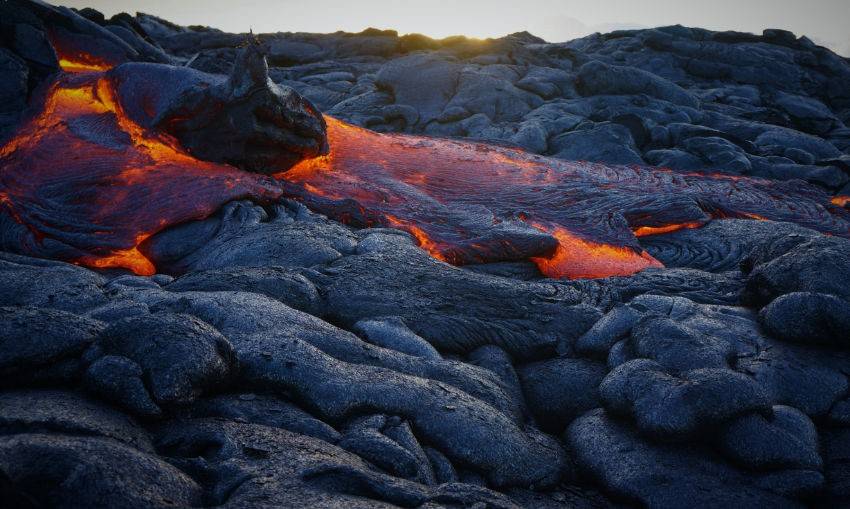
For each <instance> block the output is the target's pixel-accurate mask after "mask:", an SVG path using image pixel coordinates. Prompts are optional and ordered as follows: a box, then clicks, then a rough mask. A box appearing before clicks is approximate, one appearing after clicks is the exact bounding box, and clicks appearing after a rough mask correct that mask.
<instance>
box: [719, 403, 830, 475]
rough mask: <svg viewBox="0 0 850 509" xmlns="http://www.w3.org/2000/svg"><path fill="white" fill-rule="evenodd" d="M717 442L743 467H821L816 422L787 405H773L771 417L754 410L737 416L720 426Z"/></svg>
mask: <svg viewBox="0 0 850 509" xmlns="http://www.w3.org/2000/svg"><path fill="white" fill-rule="evenodd" d="M717 441H718V446H719V447H720V450H721V451H722V452H723V454H724V455H725V456H726V457H728V458H729V459H731V460H733V461H735V462H736V463H738V464H740V465H741V466H743V467H746V468H752V469H757V470H770V469H803V470H807V469H808V470H820V469H821V468H822V467H823V462H822V461H821V458H820V454H819V453H818V434H817V430H816V429H815V425H814V424H813V423H812V421H811V420H809V418H808V417H806V414H804V413H802V412H800V411H799V410H797V409H795V408H791V407H787V406H774V407H773V415H772V417H770V418H765V417H764V416H762V415H759V414H755V413H750V414H746V415H743V416H741V417H738V418H736V419H734V420H732V421H731V422H729V423H727V424H726V425H724V426H723V428H722V429H721V431H720V433H719V436H718V438H717Z"/></svg>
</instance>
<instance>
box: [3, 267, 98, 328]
mask: <svg viewBox="0 0 850 509" xmlns="http://www.w3.org/2000/svg"><path fill="white" fill-rule="evenodd" d="M105 283H106V280H105V279H104V278H103V277H101V276H100V275H98V274H95V273H94V272H92V271H90V270H87V269H85V268H83V267H78V266H76V265H71V264H70V263H64V262H55V261H48V260H39V259H36V258H29V257H26V256H19V255H14V254H11V253H0V303H2V305H4V306H35V307H40V308H51V309H59V310H62V311H70V312H73V313H82V312H84V311H87V310H89V309H91V308H93V307H95V306H98V305H101V304H104V303H106V302H107V297H106V296H105V295H104V294H103V291H102V289H101V288H102V286H103V285H104V284H105Z"/></svg>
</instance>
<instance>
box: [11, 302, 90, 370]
mask: <svg viewBox="0 0 850 509" xmlns="http://www.w3.org/2000/svg"><path fill="white" fill-rule="evenodd" d="M103 328H104V324H103V323H102V322H99V321H96V320H92V319H90V318H84V317H82V316H78V315H75V314H72V313H68V312H66V311H59V310H55V309H44V308H36V307H9V306H7V307H0V379H1V380H2V382H1V383H2V384H3V385H10V384H11V385H17V384H21V383H23V384H26V383H28V382H29V381H33V380H37V379H39V378H41V377H46V378H47V379H50V378H54V377H58V378H59V379H60V380H63V379H65V380H67V378H69V377H72V376H74V375H76V372H77V366H76V359H78V358H79V357H80V356H81V354H82V353H83V350H85V349H86V348H87V347H88V346H89V345H90V344H92V343H93V342H94V341H95V339H96V338H97V336H98V334H99V333H100V332H101V330H103ZM67 363H70V364H67ZM65 366H67V367H65ZM57 367H58V368H59V370H58V371H55V372H52V371H51V370H52V369H53V368H57Z"/></svg>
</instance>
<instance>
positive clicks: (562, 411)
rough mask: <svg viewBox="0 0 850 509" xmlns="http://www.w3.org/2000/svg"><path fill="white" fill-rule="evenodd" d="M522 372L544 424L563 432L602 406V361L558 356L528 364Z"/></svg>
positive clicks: (529, 398)
mask: <svg viewBox="0 0 850 509" xmlns="http://www.w3.org/2000/svg"><path fill="white" fill-rule="evenodd" d="M517 371H518V374H519V377H520V381H521V383H522V389H523V392H524V393H525V397H526V401H527V402H528V407H529V409H530V410H531V413H532V414H533V415H534V416H535V418H536V419H537V422H538V423H539V424H540V426H541V427H542V428H543V429H544V430H546V431H549V432H552V433H556V434H560V433H562V432H563V431H564V429H565V428H566V426H567V425H568V424H569V423H570V422H572V420H573V419H575V418H576V417H578V416H580V415H582V414H584V413H585V412H587V411H588V410H592V409H594V408H598V407H599V406H600V404H601V403H600V399H599V390H598V387H599V384H600V383H601V382H602V379H603V378H605V375H606V374H607V372H608V369H607V368H606V367H605V365H604V364H603V363H601V362H596V361H589V360H585V359H569V358H556V359H550V360H546V361H540V362H534V363H531V364H525V365H523V366H520V367H519V368H518V370H517Z"/></svg>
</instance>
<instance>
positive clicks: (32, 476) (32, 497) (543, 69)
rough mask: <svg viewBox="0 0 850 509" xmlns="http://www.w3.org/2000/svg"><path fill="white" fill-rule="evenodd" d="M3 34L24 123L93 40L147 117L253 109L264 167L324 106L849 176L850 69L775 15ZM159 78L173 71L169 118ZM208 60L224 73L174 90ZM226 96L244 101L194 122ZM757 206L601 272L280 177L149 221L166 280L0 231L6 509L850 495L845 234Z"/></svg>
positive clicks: (219, 124)
mask: <svg viewBox="0 0 850 509" xmlns="http://www.w3.org/2000/svg"><path fill="white" fill-rule="evenodd" d="M47 26H55V27H58V28H57V30H56V31H54V33H53V34H52V35H51V34H49V33H48V31H47V30H46V27H47ZM0 29H2V37H0V69H2V70H3V71H2V73H0V137H2V136H4V133H11V132H13V131H14V128H15V126H16V125H18V123H19V122H20V121H21V118H22V116H23V115H26V112H25V108H26V106H27V104H28V102H29V98H30V96H32V95H33V94H38V93H39V87H40V86H43V85H42V84H43V82H44V81H45V80H48V79H50V78H49V77H50V76H51V74H52V73H55V72H56V71H57V69H58V66H59V61H58V60H59V59H58V57H57V55H56V54H55V53H54V52H53V50H52V46H51V45H56V44H64V45H65V46H63V48H66V49H67V48H69V53H68V54H69V55H76V56H78V57H79V55H81V54H83V53H86V52H87V51H88V50H91V49H92V48H94V47H95V46H96V49H97V50H98V55H101V56H103V57H104V58H105V59H106V60H107V62H106V63H109V64H110V66H112V67H113V70H112V71H110V73H109V79H111V80H114V82H115V83H116V84H117V85H118V89H121V87H124V89H123V90H124V94H123V95H120V97H121V100H122V101H124V106H125V110H126V111H127V113H128V114H130V115H134V118H135V119H136V120H137V121H138V122H139V123H140V125H146V126H150V127H156V128H163V129H173V130H172V131H170V132H172V133H173V134H175V135H177V136H178V137H181V141H182V142H183V143H185V144H186V145H187V146H189V147H192V146H193V143H194V142H193V138H192V137H193V136H198V140H201V139H216V140H221V139H224V138H228V137H231V136H232V135H233V134H234V131H233V129H232V126H229V125H228V122H231V121H233V122H236V123H237V124H239V125H242V127H244V126H245V125H250V126H251V128H250V129H249V130H248V131H250V133H251V134H252V135H256V136H258V138H245V137H235V138H234V143H233V144H232V145H227V144H224V143H215V144H207V145H206V146H205V145H204V144H203V143H199V145H198V146H197V147H196V150H198V149H200V150H203V149H205V148H206V149H210V150H213V151H217V152H215V153H212V152H209V153H204V154H200V153H198V155H199V156H203V157H205V158H209V159H215V160H223V161H228V162H236V163H239V161H236V160H234V159H233V157H235V156H234V154H236V155H237V156H238V157H240V158H241V159H240V160H241V161H242V162H241V163H239V164H244V165H245V166H246V167H249V168H250V169H253V170H257V171H263V168H265V167H267V165H268V164H270V162H271V161H274V164H278V163H281V162H282V160H279V158H280V157H284V158H285V157H288V155H287V156H284V155H281V154H276V153H272V152H269V151H267V150H265V149H267V148H269V147H268V142H272V141H275V140H279V139H280V137H281V136H289V135H290V134H291V135H292V136H296V137H297V139H296V138H286V143H287V144H288V145H287V146H296V147H300V149H298V150H296V151H295V153H297V156H298V157H302V156H304V155H309V154H315V153H318V152H319V151H321V149H322V146H321V145H322V139H321V136H320V133H321V131H322V130H323V128H322V125H321V123H320V116H319V114H318V111H317V110H316V109H314V108H313V107H312V106H311V105H310V103H312V104H315V105H316V107H318V108H321V109H322V110H324V111H325V112H327V113H330V114H331V115H334V116H337V117H340V118H342V119H345V120H347V121H349V122H352V123H354V124H358V125H361V126H366V127H370V128H373V129H375V130H379V131H394V132H410V133H427V134H433V135H438V136H452V137H467V138H475V139H483V140H488V141H491V142H497V143H503V144H510V145H519V146H521V147H524V148H525V149H526V150H528V151H531V152H535V153H540V154H546V155H553V156H556V157H563V158H569V159H588V160H597V161H602V162H607V163H626V164H631V163H639V164H645V163H648V164H657V165H663V166H669V167H672V168H676V169H680V170H690V169H694V170H711V171H714V172H718V173H723V174H726V175H727V177H728V178H730V179H734V178H735V177H736V176H739V175H748V176H760V177H764V178H766V179H773V180H793V179H801V180H805V181H807V182H809V183H810V184H811V185H813V186H816V188H819V189H820V191H818V192H822V193H826V194H827V195H831V196H832V204H833V205H832V206H834V207H844V206H846V203H847V200H845V199H843V197H847V196H850V187H848V182H850V174H848V171H850V130H848V128H847V127H846V125H845V123H846V122H848V120H850V88H848V85H847V84H848V83H850V64H848V62H847V60H846V59H843V58H841V57H839V56H837V55H834V54H832V53H830V52H829V51H827V50H825V49H823V48H820V47H818V46H816V45H814V44H813V43H812V42H810V41H809V40H808V39H806V38H796V37H794V36H793V35H791V34H789V33H787V32H783V31H778V30H768V31H765V33H764V34H762V35H758V36H756V35H751V34H741V33H732V32H710V31H707V30H702V29H696V28H686V27H680V26H675V27H663V28H656V29H648V30H630V31H620V32H615V33H611V34H595V35H592V36H589V37H586V38H584V39H579V40H576V41H571V42H567V43H556V44H551V43H546V42H545V41H542V40H540V39H538V38H535V37H533V36H531V35H529V34H525V33H520V34H514V35H511V36H507V37H505V38H501V39H492V40H487V41H471V40H467V39H464V38H450V39H445V40H441V41H436V40H431V39H428V38H426V37H423V36H415V35H408V36H402V37H399V36H398V35H397V34H396V33H394V32H392V31H380V30H374V29H370V30H367V31H365V32H363V33H360V34H342V33H337V34H327V35H318V34H303V33H299V34H262V35H258V36H257V41H258V42H257V43H256V44H258V46H251V47H250V49H249V50H248V51H247V52H245V51H243V48H242V47H241V46H242V45H243V44H244V42H245V40H246V36H245V35H244V34H227V33H223V32H219V31H217V30H214V29H206V28H199V27H191V28H187V27H180V26H177V25H174V24H172V23H169V22H167V21H164V20H161V19H158V18H156V17H153V16H150V15H145V14H139V15H137V16H129V15H126V14H121V15H117V16H114V17H112V18H110V19H106V18H105V17H103V16H102V15H101V14H100V13H98V12H97V11H94V10H90V9H86V10H82V11H79V12H78V13H75V12H74V11H71V10H68V9H64V8H53V7H50V6H46V5H43V4H39V3H33V2H25V1H22V0H14V1H10V2H5V3H0ZM57 38H58V39H57ZM57 41H58V42H57ZM260 50H262V51H263V52H264V53H265V54H266V55H267V59H268V67H266V64H265V62H264V61H263V60H262V57H261V55H260ZM240 54H241V55H242V56H241V57H238V58H241V60H240V61H239V64H238V65H237V67H236V69H235V70H233V69H232V66H231V63H232V62H233V61H234V60H236V59H237V55H240ZM158 63H159V64H161V63H174V64H183V65H184V66H185V68H184V69H183V70H178V71H174V70H173V69H175V67H173V66H172V67H167V66H160V65H157V64H158ZM77 64H78V65H96V64H98V62H94V61H80V62H77ZM118 64H122V65H118ZM169 69H170V71H168V70H169ZM136 71H139V73H141V72H142V71H144V73H148V75H151V74H150V73H153V74H156V75H158V76H161V77H162V82H156V83H151V84H150V85H152V86H161V83H170V84H175V87H171V88H170V90H171V91H172V92H173V95H171V96H169V95H168V94H164V95H158V97H164V98H166V99H167V100H166V101H165V102H164V103H162V104H157V105H155V106H156V108H154V109H155V110H156V112H159V113H157V114H153V115H152V114H150V111H151V110H148V111H146V110H145V108H144V101H143V97H144V96H145V94H144V93H143V92H144V86H146V85H145V84H144V83H142V82H138V81H134V79H135V78H134V77H133V76H134V75H137V74H139V73H137V72H136ZM166 71H167V72H166ZM196 71H205V72H207V73H213V74H216V75H218V77H214V78H209V76H210V75H203V76H207V78H205V79H207V80H208V85H209V86H210V87H209V89H208V90H207V91H206V92H203V93H200V94H199V95H197V94H196V95H192V94H188V95H186V94H183V93H181V90H183V91H187V90H194V86H190V85H192V83H190V82H191V80H192V79H194V78H193V77H195V78H196V77H197V76H199V75H200V73H197V72H196ZM157 73H159V74H157ZM169 73H173V75H172V74H169ZM227 76H229V77H227ZM184 78H185V79H184ZM269 80H271V81H269ZM183 81H185V83H183ZM177 85H180V86H177ZM183 85H185V88H181V86H183ZM285 87H291V89H294V90H297V91H298V93H300V94H302V95H303V97H305V98H307V101H300V100H296V98H297V97H298V96H296V95H294V94H293V93H292V92H289V91H287V88H285ZM134 101H135V102H134ZM210 101H212V102H215V101H223V102H224V103H226V104H230V105H231V106H232V109H227V108H225V109H224V110H215V111H216V112H217V113H210V114H209V115H195V116H191V118H190V119H188V120H185V121H184V122H194V123H193V124H192V125H191V126H188V127H187V125H188V124H183V126H182V127H181V126H180V125H181V122H171V120H175V118H177V117H179V116H180V115H178V112H180V111H183V110H186V111H189V110H191V111H196V112H199V113H200V112H203V113H206V112H208V110H209V108H208V106H209V102H210ZM293 101H294V102H293ZM308 101H309V102H308ZM281 105H283V107H285V111H281V110H275V108H276V107H279V106H281ZM266 107H271V108H272V111H270V112H268V111H267V112H265V113H263V114H256V115H254V114H255V113H257V109H258V108H259V109H260V110H262V109H263V108H266ZM187 108H188V110H187ZM156 112H155V113H156ZM287 112H290V113H292V115H293V116H291V117H287V116H286V115H287V114H288V113H287ZM216 115H219V116H216ZM268 115H270V116H271V117H272V118H276V119H277V120H280V122H278V121H277V120H275V121H271V122H267V121H266V120H267V119H268V118H269V117H268ZM169 119H170V120H169ZM243 120H245V121H246V122H247V123H243V122H242V121H243ZM166 123H167V124H168V126H167V127H166V126H165V124H166ZM299 126H300V127H299ZM237 131H240V133H239V135H240V136H242V134H243V133H241V130H240V129H237ZM284 132H286V133H289V134H286V135H283V134H282V133H284ZM246 154H247V155H248V157H250V158H254V159H250V160H249V159H244V157H245V155H246ZM289 154H290V155H291V154H293V153H289ZM0 164H2V159H0ZM0 184H3V182H0ZM788 185H797V184H796V183H793V182H791V183H788ZM0 192H2V189H0ZM45 193H48V191H45ZM2 196H3V195H2V194H0V207H3V203H4V202H3V200H2ZM241 196H244V195H241ZM633 206H634V207H636V208H639V207H644V208H646V210H650V211H651V210H652V204H646V203H636V204H633ZM787 206H788V207H789V208H790V207H794V206H795V204H787ZM3 210H5V209H3ZM809 212H810V214H809V215H811V216H812V217H821V216H822V215H823V214H824V213H825V211H824V210H812V211H809ZM7 216H8V215H7V214H0V221H11V219H9V218H8V217H7ZM753 219H755V218H751V219H743V218H738V219H722V214H717V216H716V218H715V219H714V220H712V221H710V222H708V223H707V224H705V225H702V226H701V227H699V228H685V229H681V230H679V231H674V232H666V233H661V234H656V235H649V236H643V237H640V242H641V245H642V246H643V247H644V248H645V249H646V250H647V251H648V252H649V253H650V254H651V255H652V256H654V257H655V258H656V259H658V260H659V261H660V262H662V263H663V265H664V266H665V267H664V268H654V269H649V270H645V271H643V272H640V273H638V274H635V275H632V276H627V277H612V278H607V279H598V280H576V281H566V280H557V281H556V280H548V279H544V278H542V277H541V275H540V273H539V272H538V270H537V268H536V266H535V265H534V264H532V263H529V262H527V261H517V262H504V263H493V264H479V265H468V266H466V267H465V268H458V267H455V266H452V265H448V264H446V263H443V262H441V261H439V260H437V259H435V258H433V257H431V256H429V255H428V254H427V253H426V252H425V251H423V250H422V249H420V248H419V247H418V246H417V242H416V240H415V239H414V238H412V237H411V236H410V235H408V234H407V233H404V232H401V231H399V230H393V229H386V228H365V229H359V230H357V229H353V228H350V227H348V226H345V225H342V224H340V223H337V222H334V221H331V220H329V219H327V218H326V217H324V216H321V215H319V214H317V213H315V212H313V211H310V210H309V209H308V208H307V207H305V206H304V205H303V204H300V203H296V202H295V201H291V200H286V199H273V200H269V202H265V203H252V202H250V201H247V200H241V201H231V202H229V203H227V204H226V205H224V206H223V207H221V208H220V209H219V210H218V211H216V212H215V213H212V214H210V215H209V217H207V218H206V219H204V220H200V221H187V222H183V223H182V224H178V225H176V226H173V227H171V228H169V229H167V230H165V231H163V232H161V233H159V234H156V235H153V236H151V237H150V238H148V239H147V240H145V242H143V243H142V244H141V245H140V247H139V249H140V251H141V252H142V253H143V254H144V255H145V256H147V257H148V258H149V259H150V260H151V261H153V262H154V264H155V265H156V267H157V268H158V269H159V270H160V271H161V272H162V273H161V274H157V275H154V276H151V277H141V276H134V275H130V274H127V273H124V272H121V271H118V270H101V271H93V270H89V269H86V268H83V267H80V266H77V265H73V264H67V263H62V262H55V261H49V260H40V259H35V258H28V257H24V256H19V255H14V254H9V253H0V500H2V502H0V505H2V504H3V503H5V502H6V501H11V502H10V503H11V504H12V505H13V506H20V507H52V506H66V507H67V506H73V507H78V506H86V507H99V506H108V507H175V506H177V507H194V506H223V507H270V506H275V507H278V506H279V507H342V506H344V507H364V508H365V507H427V508H433V507H494V508H514V507H545V508H559V507H581V508H590V507H621V506H624V505H625V506H632V505H634V506H641V507H661V508H666V507H671V508H675V507H683V506H687V507H762V506H763V507H803V506H815V507H839V506H841V505H842V504H846V501H847V500H848V497H850V469H848V464H850V397H848V394H850V382H848V378H847V377H848V374H850V336H848V334H850V286H848V282H850V255H848V253H850V241H847V240H846V239H841V238H839V237H830V236H825V235H822V234H820V233H818V232H816V231H814V230H810V229H807V228H803V227H801V226H796V225H792V224H788V223H777V222H771V221H758V220H753ZM4 225H5V223H3V224H0V226H4ZM5 231H7V229H6V228H5V227H0V232H5ZM66 233H68V232H66ZM71 233H73V232H71ZM2 241H3V239H2V238H0V243H2Z"/></svg>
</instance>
